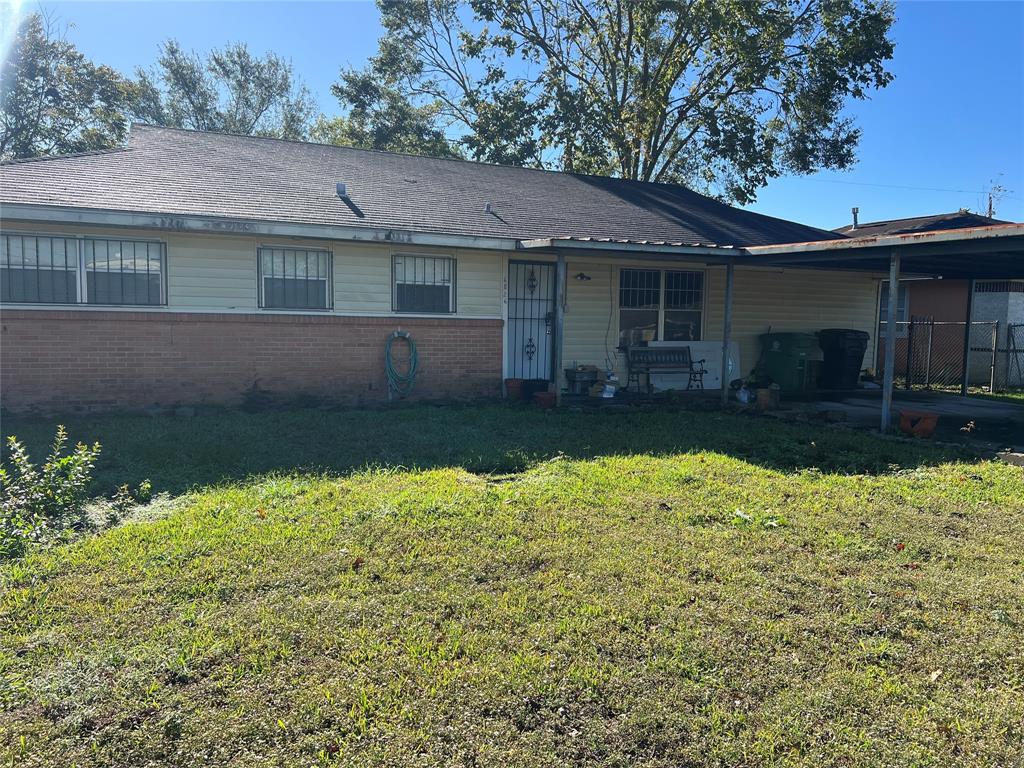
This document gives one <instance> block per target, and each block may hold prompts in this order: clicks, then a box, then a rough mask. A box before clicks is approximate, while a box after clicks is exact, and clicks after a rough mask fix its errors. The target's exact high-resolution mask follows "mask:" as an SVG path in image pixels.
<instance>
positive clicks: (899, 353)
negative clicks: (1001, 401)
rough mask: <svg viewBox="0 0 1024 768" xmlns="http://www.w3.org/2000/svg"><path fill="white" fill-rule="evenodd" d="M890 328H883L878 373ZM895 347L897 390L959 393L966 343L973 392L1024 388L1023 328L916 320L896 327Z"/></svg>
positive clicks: (988, 323)
mask: <svg viewBox="0 0 1024 768" xmlns="http://www.w3.org/2000/svg"><path fill="white" fill-rule="evenodd" d="M885 326H886V324H885V323H884V322H883V323H882V324H881V327H880V329H879V330H880V343H879V345H878V361H877V364H878V371H879V374H881V373H883V371H884V366H885V344H886V343H887V340H888V334H887V333H886V328H885ZM895 344H896V364H895V370H894V379H895V383H896V386H897V387H902V388H904V389H938V390H950V391H959V390H960V388H961V386H962V385H963V381H964V360H965V355H964V347H965V345H966V346H967V349H968V350H969V352H968V354H967V356H966V360H967V386H968V388H969V389H974V390H976V391H977V390H982V391H987V392H1003V391H1007V390H1015V389H1022V388H1024V324H1016V325H1006V324H1005V323H1003V324H1001V323H999V322H996V321H976V322H972V323H969V324H968V323H965V322H944V321H937V320H934V319H933V318H930V317H912V318H911V319H910V321H909V322H900V323H896V339H895Z"/></svg>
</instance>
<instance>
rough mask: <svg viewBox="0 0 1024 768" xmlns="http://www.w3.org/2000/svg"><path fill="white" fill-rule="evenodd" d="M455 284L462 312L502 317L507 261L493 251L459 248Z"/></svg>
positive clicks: (470, 315) (473, 315)
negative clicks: (460, 249) (462, 249)
mask: <svg viewBox="0 0 1024 768" xmlns="http://www.w3.org/2000/svg"><path fill="white" fill-rule="evenodd" d="M455 258H456V264H457V269H458V272H457V273H456V287H457V290H458V294H459V295H458V303H457V305H456V308H457V309H458V314H459V315H465V316H466V317H500V316H501V304H502V286H503V284H504V278H505V267H504V264H505V261H504V259H502V257H501V254H500V253H495V252H493V251H491V252H488V251H457V252H456V253H455Z"/></svg>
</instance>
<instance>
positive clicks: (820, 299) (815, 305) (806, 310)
mask: <svg viewBox="0 0 1024 768" xmlns="http://www.w3.org/2000/svg"><path fill="white" fill-rule="evenodd" d="M709 277H710V280H709V290H708V296H707V302H708V305H707V306H708V310H709V311H708V319H707V321H706V328H707V337H708V338H709V339H710V338H718V339H720V338H721V337H722V306H723V303H724V301H725V270H723V269H715V270H711V271H710V273H709ZM877 286H878V281H877V279H876V278H875V277H874V276H872V275H868V274H864V273H859V272H824V271H817V270H800V269H786V270H781V269H772V270H768V269H764V270H760V269H737V270H736V282H735V284H734V286H733V324H732V333H733V338H734V339H735V340H736V341H737V342H738V344H739V347H740V361H741V364H742V365H743V368H744V370H745V371H750V369H752V368H753V367H754V365H755V364H756V363H757V359H758V357H759V356H760V353H761V347H760V342H759V341H758V338H757V337H758V336H759V335H760V334H762V333H766V332H767V331H768V328H769V326H770V327H771V328H772V330H775V331H806V332H810V331H818V330H821V329H822V328H854V329H857V330H861V331H867V332H868V334H870V337H871V341H870V342H869V344H868V354H867V355H866V356H865V357H866V359H868V360H871V359H873V356H872V355H871V350H872V349H873V345H874V337H875V325H876V322H875V320H876V312H877V296H878V289H877Z"/></svg>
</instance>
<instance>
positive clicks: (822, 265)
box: [737, 224, 1024, 280]
mask: <svg viewBox="0 0 1024 768" xmlns="http://www.w3.org/2000/svg"><path fill="white" fill-rule="evenodd" d="M745 250H746V253H747V257H746V258H743V259H740V260H739V261H738V262H737V263H740V264H771V265H792V266H801V267H813V268H818V269H842V270H867V271H870V272H888V271H889V268H890V266H891V260H892V256H893V251H894V250H897V251H899V254H900V261H901V267H900V271H901V273H903V274H913V275H929V276H934V277H944V278H948V279H968V280H970V279H976V280H1001V279H1007V278H1015V277H1021V276H1024V224H1000V225H995V226H988V227H971V228H969V229H954V230H943V231H934V232H913V233H908V234H903V235H877V236H873V237H855V238H849V239H847V240H823V241H817V242H810V243H790V244H787V245H767V246H757V247H752V248H747V249H745Z"/></svg>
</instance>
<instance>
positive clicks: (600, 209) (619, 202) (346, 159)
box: [0, 125, 841, 246]
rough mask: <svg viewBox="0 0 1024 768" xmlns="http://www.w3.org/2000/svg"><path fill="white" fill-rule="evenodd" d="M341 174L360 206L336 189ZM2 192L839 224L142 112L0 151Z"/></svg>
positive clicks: (685, 235) (384, 221)
mask: <svg viewBox="0 0 1024 768" xmlns="http://www.w3.org/2000/svg"><path fill="white" fill-rule="evenodd" d="M338 182H344V183H345V184H346V185H347V191H348V194H349V196H350V197H351V199H352V202H353V203H354V205H355V206H356V207H357V210H353V209H352V208H350V207H349V206H348V205H346V204H345V203H344V202H343V201H342V200H340V199H339V198H338V196H337V193H336V191H335V185H336V184H337V183H338ZM0 203H8V204H12V203H23V204H37V205H57V206H72V207H81V208H91V209H103V210H113V211H127V212H140V213H159V214H170V215H180V216H188V215H194V216H216V217H227V218H233V219H246V220H267V221H275V222H288V223H295V224H311V225H348V226H366V227H383V228H391V229H406V230H412V231H417V232H431V233H442V234H453V235H471V236H485V237H510V238H516V239H522V240H525V239H537V238H595V239H597V238H611V239H615V240H627V241H641V240H646V241H664V242H674V243H687V244H697V243H700V244H705V245H707V244H714V245H722V246H748V245H768V244H773V243H786V242H806V241H810V240H825V239H834V238H837V237H841V236H840V235H836V234H833V233H830V232H827V231H825V230H820V229H816V228H814V227H808V226H804V225H802V224H797V223H794V222H790V221H785V220H783V219H776V218H773V217H770V216H763V215H761V214H757V213H753V212H751V211H744V210H740V209H738V208H733V207H731V206H727V205H724V204H722V203H719V202H717V201H715V200H712V199H710V198H708V197H705V196H703V195H699V194H697V193H695V192H692V191H690V190H688V189H686V188H684V187H681V186H677V185H671V184H650V183H643V182H636V181H626V180H623V179H612V178H605V177H599V176H586V175H579V174H569V173H555V172H550V171H539V170H531V169H525V168H512V167H506V166H498V165H488V164H484V163H473V162H468V161H462V160H443V159H438V158H430V157H419V156H414V155H402V154H393V153H388V152H375V151H368V150H360V149H352V148H348V147H335V146H327V145H322V144H311V143H303V142H293V141H282V140H278V139H265V138H254V137H248V136H234V135H228V134H218V133H205V132H198V131H186V130H177V129H169V128H157V127H152V126H146V125H135V126H133V127H132V132H131V139H130V141H129V144H128V147H127V148H124V149H120V150H111V151H107V152H93V153H85V154H81V155H75V156H65V157H59V158H48V159H39V160H32V161H22V162H15V163H7V164H3V165H0ZM487 203H490V204H491V212H490V213H488V212H487V211H486V210H485V206H486V204H487Z"/></svg>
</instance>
